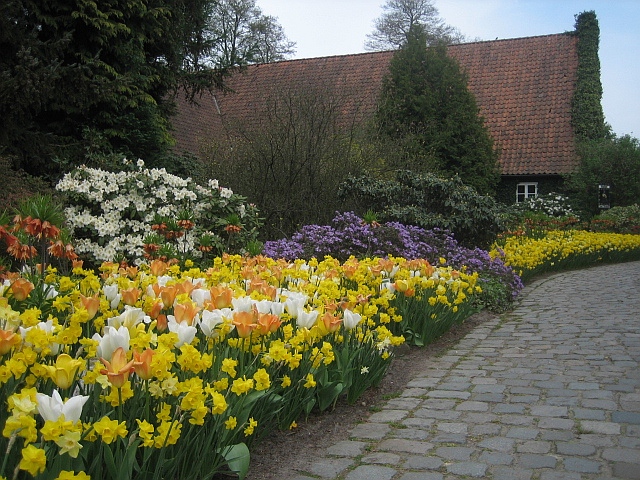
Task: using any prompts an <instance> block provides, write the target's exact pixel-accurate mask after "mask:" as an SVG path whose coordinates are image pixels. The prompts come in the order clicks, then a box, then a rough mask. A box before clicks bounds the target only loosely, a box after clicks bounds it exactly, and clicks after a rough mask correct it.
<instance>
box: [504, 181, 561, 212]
mask: <svg viewBox="0 0 640 480" xmlns="http://www.w3.org/2000/svg"><path fill="white" fill-rule="evenodd" d="M521 182H537V183H538V195H545V194H547V193H563V192H564V179H563V177H562V176H561V175H503V176H502V177H501V178H500V183H499V184H498V188H497V191H496V200H497V201H498V202H500V203H504V204H507V205H511V204H512V203H515V202H516V189H517V185H518V184H519V183H521Z"/></svg>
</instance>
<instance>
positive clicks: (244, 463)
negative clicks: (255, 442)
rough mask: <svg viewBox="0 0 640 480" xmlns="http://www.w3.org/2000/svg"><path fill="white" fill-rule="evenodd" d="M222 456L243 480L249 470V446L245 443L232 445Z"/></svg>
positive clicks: (240, 479) (230, 468)
mask: <svg viewBox="0 0 640 480" xmlns="http://www.w3.org/2000/svg"><path fill="white" fill-rule="evenodd" d="M222 456H223V457H224V459H225V460H226V461H227V465H228V466H229V470H231V471H232V472H233V473H235V474H237V475H238V479H239V480H243V479H244V478H245V477H246V476H247V472H248V471H249V460H250V454H249V448H248V447H247V446H246V445H245V444H244V443H238V444H236V445H230V446H228V447H227V448H225V449H224V450H223V451H222Z"/></svg>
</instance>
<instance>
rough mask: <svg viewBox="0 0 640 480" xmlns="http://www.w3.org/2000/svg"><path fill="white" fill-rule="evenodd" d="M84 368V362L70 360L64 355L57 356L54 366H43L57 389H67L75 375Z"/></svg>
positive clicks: (75, 359) (74, 359)
mask: <svg viewBox="0 0 640 480" xmlns="http://www.w3.org/2000/svg"><path fill="white" fill-rule="evenodd" d="M82 367H84V361H83V360H80V359H77V358H71V357H70V356H69V355H67V354H66V353H63V354H61V355H58V358H57V359H56V363H55V365H45V366H44V368H46V370H47V373H48V374H49V377H50V378H51V379H52V380H53V383H55V384H56V385H57V386H58V387H60V388H62V389H67V388H69V387H71V385H72V384H73V380H74V379H75V378H76V374H77V373H78V370H79V369H80V368H82Z"/></svg>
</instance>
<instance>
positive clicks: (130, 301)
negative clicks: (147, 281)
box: [120, 287, 142, 306]
mask: <svg viewBox="0 0 640 480" xmlns="http://www.w3.org/2000/svg"><path fill="white" fill-rule="evenodd" d="M120 293H121V294H122V301H123V302H124V303H125V304H126V305H131V306H134V305H135V304H136V302H137V301H138V299H139V298H140V295H142V290H140V289H139V288H135V287H132V288H128V289H126V290H120Z"/></svg>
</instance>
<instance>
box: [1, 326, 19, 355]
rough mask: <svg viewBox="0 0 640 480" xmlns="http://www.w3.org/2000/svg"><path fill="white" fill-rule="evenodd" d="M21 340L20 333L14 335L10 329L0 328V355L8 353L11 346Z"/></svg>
mask: <svg viewBox="0 0 640 480" xmlns="http://www.w3.org/2000/svg"><path fill="white" fill-rule="evenodd" d="M21 341H22V337H21V336H20V335H16V333H15V332H12V331H11V330H2V329H0V356H2V355H4V354H6V353H9V352H10V351H11V349H12V348H13V347H15V346H16V345H19V344H20V342H21Z"/></svg>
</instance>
